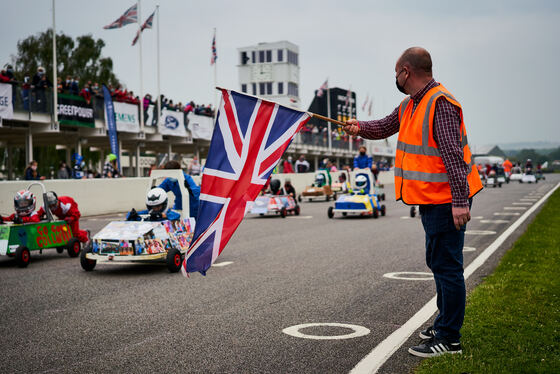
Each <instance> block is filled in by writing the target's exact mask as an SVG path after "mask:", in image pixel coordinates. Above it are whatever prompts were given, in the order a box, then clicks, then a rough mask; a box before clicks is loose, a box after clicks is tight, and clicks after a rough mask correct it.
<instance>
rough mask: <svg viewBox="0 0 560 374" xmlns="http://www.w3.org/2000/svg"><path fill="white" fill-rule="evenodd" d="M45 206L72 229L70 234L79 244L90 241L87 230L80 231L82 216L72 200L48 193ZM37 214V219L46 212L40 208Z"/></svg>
mask: <svg viewBox="0 0 560 374" xmlns="http://www.w3.org/2000/svg"><path fill="white" fill-rule="evenodd" d="M47 205H48V207H49V210H50V211H51V213H52V214H54V215H55V216H57V217H58V218H59V219H62V220H65V221H66V222H67V223H68V225H69V226H70V228H71V229H72V234H73V235H74V237H75V238H77V239H78V240H79V241H80V242H81V243H87V242H88V241H89V240H90V232H89V230H87V231H86V230H80V217H81V216H82V214H81V213H80V211H79V209H78V203H76V201H74V199H72V198H71V197H70V196H60V197H59V196H58V195H57V194H56V192H54V191H49V192H47ZM37 214H38V215H39V217H43V216H44V215H46V212H45V210H44V209H43V207H41V208H39V211H38V212H37Z"/></svg>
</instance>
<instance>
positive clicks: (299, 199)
mask: <svg viewBox="0 0 560 374" xmlns="http://www.w3.org/2000/svg"><path fill="white" fill-rule="evenodd" d="M297 201H298V202H299V203H301V195H299V196H298V197H297Z"/></svg>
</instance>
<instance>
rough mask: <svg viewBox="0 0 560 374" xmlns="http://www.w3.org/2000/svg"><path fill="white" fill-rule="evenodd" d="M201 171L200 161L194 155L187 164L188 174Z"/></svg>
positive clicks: (196, 173)
mask: <svg viewBox="0 0 560 374" xmlns="http://www.w3.org/2000/svg"><path fill="white" fill-rule="evenodd" d="M201 171H202V167H201V166H200V162H198V157H197V156H194V157H193V159H192V161H191V162H190V164H189V174H190V175H200V173H201Z"/></svg>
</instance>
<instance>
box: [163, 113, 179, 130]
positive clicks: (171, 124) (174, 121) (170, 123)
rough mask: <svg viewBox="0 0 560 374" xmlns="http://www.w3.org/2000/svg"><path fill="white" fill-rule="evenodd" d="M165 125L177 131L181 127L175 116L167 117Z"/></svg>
mask: <svg viewBox="0 0 560 374" xmlns="http://www.w3.org/2000/svg"><path fill="white" fill-rule="evenodd" d="M163 125H164V126H165V127H167V128H168V129H171V130H175V129H176V128H177V127H179V121H178V120H177V118H175V117H173V116H166V117H165V123H164V124H163Z"/></svg>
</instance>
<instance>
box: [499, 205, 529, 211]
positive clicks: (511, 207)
mask: <svg viewBox="0 0 560 374" xmlns="http://www.w3.org/2000/svg"><path fill="white" fill-rule="evenodd" d="M504 210H527V208H526V207H524V206H505V207H504Z"/></svg>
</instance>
